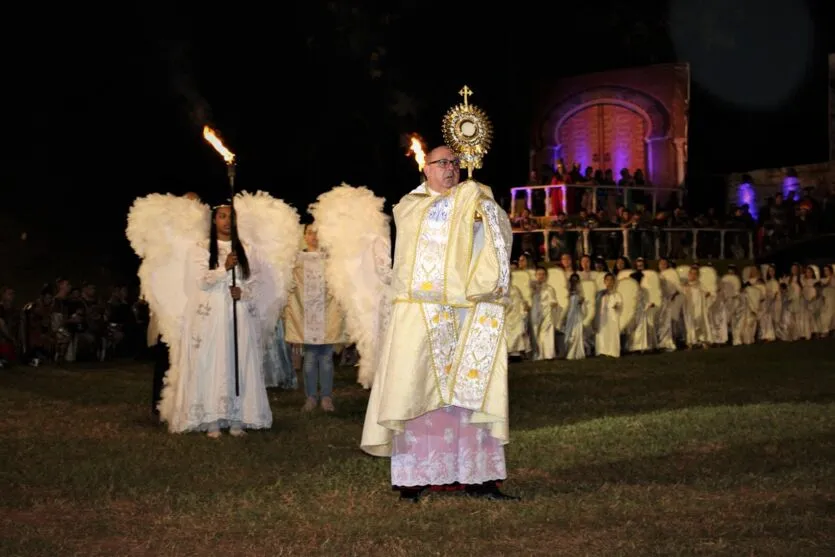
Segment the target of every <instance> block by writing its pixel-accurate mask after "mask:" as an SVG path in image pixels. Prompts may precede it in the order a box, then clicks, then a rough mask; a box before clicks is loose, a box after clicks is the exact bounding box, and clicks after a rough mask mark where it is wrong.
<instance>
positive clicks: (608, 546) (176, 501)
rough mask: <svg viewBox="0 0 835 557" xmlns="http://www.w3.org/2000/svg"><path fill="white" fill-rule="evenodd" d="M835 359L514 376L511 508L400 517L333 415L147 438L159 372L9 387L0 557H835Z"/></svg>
mask: <svg viewBox="0 0 835 557" xmlns="http://www.w3.org/2000/svg"><path fill="white" fill-rule="evenodd" d="M834 348H835V341H833V340H825V341H813V342H800V343H793V344H782V343H775V344H770V345H764V346H752V347H741V348H723V349H716V350H708V351H693V352H679V353H674V354H665V355H654V356H643V357H629V358H624V359H621V360H617V361H613V360H603V359H594V360H585V361H582V362H552V363H548V364H534V363H524V364H517V365H513V366H511V380H510V388H511V437H512V441H511V444H510V445H509V446H508V451H507V458H508V467H509V476H510V478H509V481H508V482H507V483H506V484H505V490H506V491H508V492H511V493H514V494H519V495H521V496H522V497H523V498H524V499H523V501H522V502H520V503H509V504H501V503H489V502H483V501H474V500H471V499H467V498H464V497H460V496H448V495H447V496H445V495H433V496H431V497H429V498H427V499H426V500H424V501H422V503H421V504H420V505H404V504H401V503H400V502H399V501H398V500H397V496H396V494H395V493H393V492H392V491H391V488H390V485H389V469H388V461H387V460H384V459H374V458H371V457H368V456H366V455H364V454H362V453H361V452H360V451H359V450H358V448H357V443H358V440H359V437H360V431H361V427H362V419H363V416H364V412H365V405H366V402H367V393H366V392H364V391H362V390H361V389H360V388H358V387H357V386H355V384H354V383H353V377H352V372H353V370H342V371H341V372H340V374H339V376H338V381H337V387H338V389H337V392H336V402H337V413H336V414H335V415H324V414H322V413H321V412H319V411H317V412H315V413H313V414H312V415H303V414H301V413H300V412H299V408H300V407H301V405H302V403H303V396H302V394H301V393H300V392H298V391H296V392H291V393H287V392H277V393H273V394H271V400H272V403H273V411H274V425H273V429H272V430H271V431H268V432H252V433H250V435H249V436H248V437H246V438H244V439H234V438H231V437H229V436H225V437H224V438H222V439H221V440H219V441H212V440H209V439H207V438H206V437H205V436H203V435H170V434H168V433H166V432H165V431H164V430H162V429H159V428H155V427H153V426H151V425H150V424H149V423H148V419H147V406H148V400H147V399H148V396H149V390H150V379H151V373H150V367H149V366H147V365H144V364H136V363H124V364H109V365H90V366H79V367H74V368H69V369H57V368H41V369H30V368H17V369H14V370H9V371H3V372H2V373H0V555H4V556H9V557H11V556H15V555H45V556H46V555H48V556H51V557H54V556H61V557H64V556H71V555H84V556H98V555H107V556H108V557H112V556H116V555H119V556H123V555H124V556H133V555H164V556H185V555H223V556H231V555H252V556H260V555H268V556H281V555H381V556H400V555H466V556H469V555H474V556H490V555H509V554H518V555H589V556H595V557H596V556H608V555H637V556H651V555H663V556H669V555H734V556H737V555H758V556H759V555H791V556H801V555H802V556H806V555H833V554H835V350H833V349H834Z"/></svg>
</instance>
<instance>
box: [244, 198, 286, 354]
mask: <svg viewBox="0 0 835 557" xmlns="http://www.w3.org/2000/svg"><path fill="white" fill-rule="evenodd" d="M235 214H236V216H237V224H238V235H239V236H240V238H241V240H242V241H243V242H246V243H249V244H251V245H252V246H253V247H254V248H255V251H256V253H257V254H258V255H259V257H261V259H262V261H261V264H262V267H263V268H262V272H263V276H262V277H261V279H259V280H258V282H257V284H255V285H254V289H255V292H254V295H255V297H256V299H258V300H259V301H263V302H264V303H259V304H258V311H259V318H260V321H261V330H262V332H263V334H262V338H263V339H264V344H265V346H266V344H267V343H269V342H272V340H273V335H274V333H275V327H276V323H277V322H278V318H279V317H280V316H281V312H282V311H284V306H285V305H286V304H287V296H288V293H289V291H290V287H291V286H292V273H293V262H294V260H295V257H296V252H297V251H298V246H299V238H301V236H302V229H301V224H300V218H299V213H298V211H297V210H296V209H295V208H294V207H291V206H290V205H288V204H287V203H285V202H284V201H281V200H280V199H276V198H274V197H272V196H271V195H270V194H268V193H266V192H263V191H259V192H257V193H254V194H253V193H248V192H246V191H243V192H241V193H239V194H237V195H236V196H235Z"/></svg>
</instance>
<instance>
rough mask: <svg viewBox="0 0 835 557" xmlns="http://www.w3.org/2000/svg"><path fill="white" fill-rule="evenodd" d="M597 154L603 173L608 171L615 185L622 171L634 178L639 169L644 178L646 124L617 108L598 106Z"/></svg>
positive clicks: (633, 115) (624, 109) (629, 112)
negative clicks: (598, 137)
mask: <svg viewBox="0 0 835 557" xmlns="http://www.w3.org/2000/svg"><path fill="white" fill-rule="evenodd" d="M600 108H601V110H600V128H601V133H600V152H601V153H602V157H601V158H602V163H603V168H604V170H605V169H607V168H611V169H612V173H613V175H614V178H615V181H617V180H619V179H620V171H621V169H622V168H626V169H628V170H629V173H630V174H634V173H635V170H636V169H638V168H640V169H642V170H643V171H644V175H645V176H646V175H647V165H646V143H645V142H644V137H646V130H645V126H646V122H644V119H643V118H642V117H641V116H640V115H638V114H636V113H635V112H632V111H631V110H629V109H628V108H624V107H622V106H618V105H612V104H607V105H601V106H600Z"/></svg>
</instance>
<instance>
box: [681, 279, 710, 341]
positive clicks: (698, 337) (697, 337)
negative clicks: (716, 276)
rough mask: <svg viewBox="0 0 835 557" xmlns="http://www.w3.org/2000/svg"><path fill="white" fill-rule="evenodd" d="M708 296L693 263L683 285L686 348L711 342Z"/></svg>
mask: <svg viewBox="0 0 835 557" xmlns="http://www.w3.org/2000/svg"><path fill="white" fill-rule="evenodd" d="M709 296H710V292H708V291H707V290H706V289H705V288H704V286H702V284H701V282H700V281H699V267H698V266H697V265H693V266H692V267H690V271H689V272H688V274H687V284H686V285H685V286H684V311H683V314H684V329H685V335H686V339H685V342H686V343H687V346H688V348H692V347H693V346H695V345H697V344H700V345H702V347H703V348H708V347H709V346H710V345H711V344H712V343H713V335H712V334H711V333H712V331H711V328H710V320H709V319H708V303H707V298H708V297H709Z"/></svg>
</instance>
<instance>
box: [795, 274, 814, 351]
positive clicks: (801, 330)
mask: <svg viewBox="0 0 835 557" xmlns="http://www.w3.org/2000/svg"><path fill="white" fill-rule="evenodd" d="M807 280H808V279H801V283H800V284H798V283H797V282H792V283H790V284H789V292H790V295H791V298H792V329H793V337H794V340H810V339H811V338H812V334H813V333H814V332H815V321H814V316H813V315H812V312H811V311H810V310H809V303H808V302H807V301H806V298H805V297H804V296H803V290H804V286H805V285H804V284H803V281H807Z"/></svg>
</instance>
